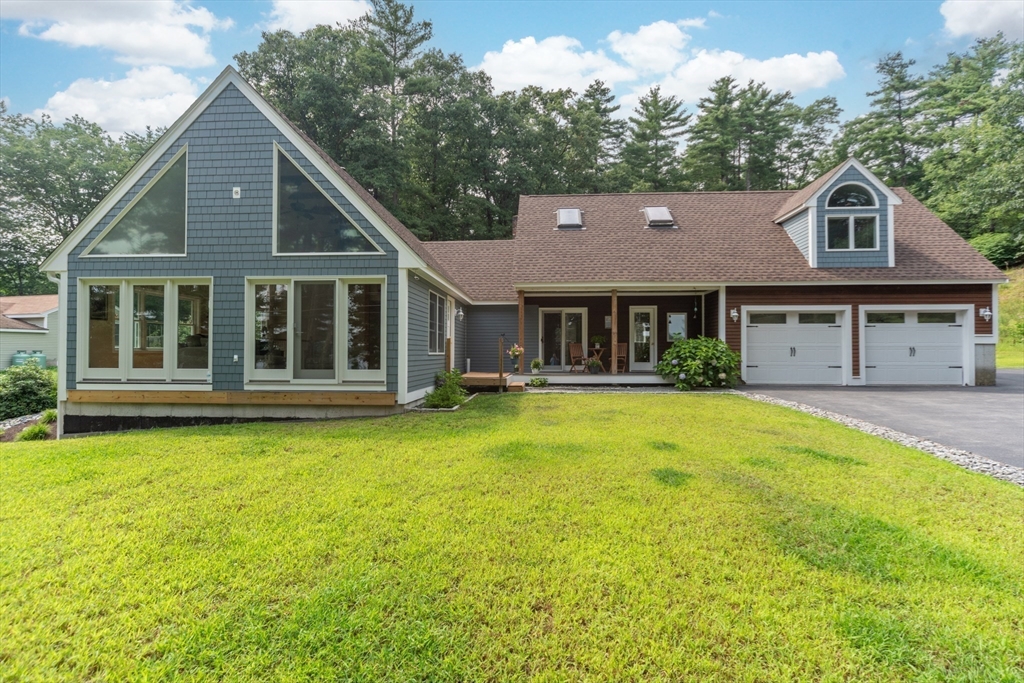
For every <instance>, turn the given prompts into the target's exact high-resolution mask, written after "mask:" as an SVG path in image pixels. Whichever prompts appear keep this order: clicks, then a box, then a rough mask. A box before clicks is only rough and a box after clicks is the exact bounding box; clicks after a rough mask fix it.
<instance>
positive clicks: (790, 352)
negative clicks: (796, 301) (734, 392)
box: [743, 310, 844, 384]
mask: <svg viewBox="0 0 1024 683" xmlns="http://www.w3.org/2000/svg"><path fill="white" fill-rule="evenodd" d="M744 315H745V316H746V321H745V322H746V326H745V330H744V332H745V334H744V340H745V347H746V348H745V349H744V351H743V359H744V360H743V379H744V381H745V382H747V383H748V384H843V357H844V356H843V317H844V312H842V311H817V310H815V311H760V310H759V311H744Z"/></svg>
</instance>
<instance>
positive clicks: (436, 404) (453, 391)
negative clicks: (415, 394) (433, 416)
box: [423, 370, 466, 408]
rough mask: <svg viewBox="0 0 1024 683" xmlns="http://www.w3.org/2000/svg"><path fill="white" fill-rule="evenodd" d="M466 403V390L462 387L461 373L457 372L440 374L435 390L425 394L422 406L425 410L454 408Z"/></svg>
mask: <svg viewBox="0 0 1024 683" xmlns="http://www.w3.org/2000/svg"><path fill="white" fill-rule="evenodd" d="M465 402H466V390H465V388H463V386H462V373H461V372H459V371H458V370H452V371H451V372H440V373H438V375H437V388H436V389H434V390H433V391H432V392H430V393H429V394H427V398H426V400H425V401H424V402H423V405H424V406H425V407H427V408H454V407H455V406H461V405H462V404H463V403H465Z"/></svg>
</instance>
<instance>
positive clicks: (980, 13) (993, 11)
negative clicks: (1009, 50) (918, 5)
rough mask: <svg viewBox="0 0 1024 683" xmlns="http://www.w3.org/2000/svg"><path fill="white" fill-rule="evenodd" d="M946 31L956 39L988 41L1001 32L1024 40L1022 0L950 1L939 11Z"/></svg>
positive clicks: (1023, 8) (1023, 6) (1009, 36)
mask: <svg viewBox="0 0 1024 683" xmlns="http://www.w3.org/2000/svg"><path fill="white" fill-rule="evenodd" d="M939 12H941V13H942V16H943V17H945V19H946V31H947V32H949V33H950V35H953V36H955V37H960V36H971V37H975V38H986V37H990V36H994V35H995V34H996V33H997V32H998V31H1002V32H1003V34H1004V35H1005V36H1006V37H1007V38H1009V39H1010V40H1020V39H1021V38H1024V2H1021V0H946V1H945V2H944V3H942V6H941V7H939Z"/></svg>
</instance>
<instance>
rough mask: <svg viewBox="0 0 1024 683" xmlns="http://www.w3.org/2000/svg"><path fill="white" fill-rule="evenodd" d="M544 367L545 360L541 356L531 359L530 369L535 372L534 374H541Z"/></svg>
mask: <svg viewBox="0 0 1024 683" xmlns="http://www.w3.org/2000/svg"><path fill="white" fill-rule="evenodd" d="M542 367H544V361H542V360H541V359H540V358H534V359H533V360H531V361H530V371H531V372H533V374H535V375H539V374H540V369H541V368H542Z"/></svg>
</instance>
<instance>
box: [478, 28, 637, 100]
mask: <svg viewBox="0 0 1024 683" xmlns="http://www.w3.org/2000/svg"><path fill="white" fill-rule="evenodd" d="M476 68H477V69H482V70H483V71H485V72H487V74H488V75H490V77H491V80H492V82H493V83H494V87H495V89H496V90H498V91H499V92H500V91H504V90H519V89H520V88H523V87H525V86H527V85H537V86H540V87H542V88H549V89H551V88H572V89H573V90H576V91H582V90H584V89H585V88H586V87H587V86H588V85H589V84H590V83H592V82H593V81H594V80H596V79H600V80H602V81H604V82H605V83H606V84H608V85H609V86H614V85H615V84H616V83H620V82H622V81H631V80H633V79H634V78H636V73H635V72H634V71H633V70H632V69H630V68H628V67H626V66H623V65H621V64H619V63H618V62H616V61H615V60H613V59H611V58H610V57H608V56H607V55H606V54H605V53H604V51H602V50H596V51H594V52H591V51H589V50H584V49H583V46H582V44H581V43H580V41H578V40H576V39H575V38H570V37H569V36H551V37H550V38H545V39H544V40H542V41H540V42H537V40H536V39H535V38H534V37H533V36H528V37H526V38H523V39H522V40H510V41H508V42H506V43H505V44H504V45H503V46H502V47H501V52H488V53H487V54H485V55H484V59H483V62H481V63H480V64H479V65H478V66H477V67H476Z"/></svg>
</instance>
